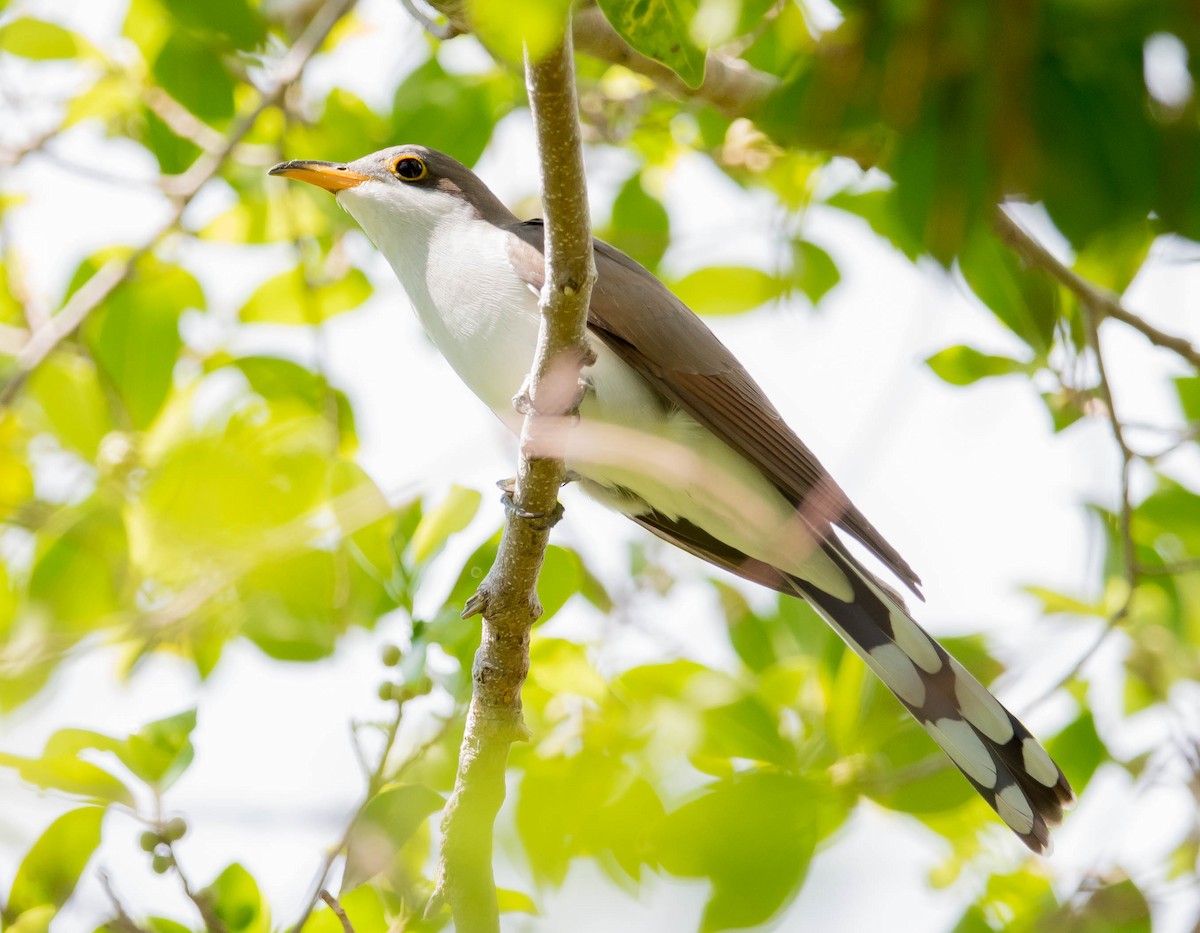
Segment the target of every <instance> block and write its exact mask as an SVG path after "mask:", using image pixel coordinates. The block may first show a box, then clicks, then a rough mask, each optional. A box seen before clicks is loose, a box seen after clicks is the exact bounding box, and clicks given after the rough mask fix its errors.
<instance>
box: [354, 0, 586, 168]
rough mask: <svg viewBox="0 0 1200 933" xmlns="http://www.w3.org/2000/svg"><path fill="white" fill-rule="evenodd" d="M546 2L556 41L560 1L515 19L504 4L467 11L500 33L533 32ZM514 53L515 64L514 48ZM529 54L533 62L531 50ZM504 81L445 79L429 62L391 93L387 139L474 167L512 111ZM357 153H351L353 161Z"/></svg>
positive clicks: (480, 0) (531, 7) (476, 1)
mask: <svg viewBox="0 0 1200 933" xmlns="http://www.w3.org/2000/svg"><path fill="white" fill-rule="evenodd" d="M547 3H549V5H550V6H551V7H554V8H555V9H554V10H553V15H554V16H555V17H556V19H555V20H554V22H553V24H552V28H553V30H554V31H555V32H556V35H555V39H554V40H553V41H557V34H558V32H559V31H561V29H562V23H563V21H564V20H563V19H562V18H561V15H562V13H563V12H565V10H566V7H565V5H563V4H562V3H560V0H538V2H534V3H526V4H523V5H522V6H521V15H520V16H513V15H512V7H511V6H510V5H509V4H508V3H507V2H506V0H472V4H471V6H472V7H473V8H476V9H478V10H479V11H480V12H484V13H487V14H488V15H491V12H492V11H493V10H494V11H495V13H496V15H497V17H498V19H499V20H500V21H501V23H502V24H503V26H504V28H510V27H511V28H519V26H520V25H529V26H530V28H535V27H534V26H533V23H534V22H535V20H536V18H537V16H538V15H539V11H541V10H542V9H543V8H544V7H545V6H546V4H547ZM472 22H473V23H474V24H475V25H476V26H479V27H480V35H481V36H486V34H487V33H486V27H485V26H484V24H483V23H481V22H480V21H479V20H472ZM489 47H490V46H489ZM517 48H518V52H517V61H520V60H521V52H520V46H519V45H518V47H517ZM530 51H531V54H534V55H535V57H536V53H534V52H533V50H532V47H531V50H530ZM507 80H508V79H506V78H504V77H502V76H499V75H486V76H481V77H467V76H463V75H451V74H447V73H446V72H445V71H444V70H443V69H442V66H441V65H439V64H438V63H437V60H436V59H430V61H428V62H426V63H425V64H424V65H422V66H421V67H420V68H417V69H416V70H415V71H413V72H412V73H411V74H410V75H409V76H408V77H407V78H405V79H404V80H403V81H402V82H401V83H400V86H399V87H398V88H396V96H395V99H394V102H393V109H392V127H391V139H392V140H393V141H395V142H399V143H408V142H418V141H420V142H421V144H422V145H426V146H430V147H431V148H433V149H441V150H444V151H446V152H452V153H454V157H455V158H456V159H458V161H460V162H462V163H463V164H465V165H474V164H475V162H476V161H477V160H478V159H479V156H480V155H481V154H482V153H483V150H484V147H486V146H487V143H488V140H489V139H491V137H492V129H493V128H494V127H495V125H496V121H497V119H499V118H500V117H501V116H503V115H504V113H505V112H506V110H507V109H508V108H509V107H511V106H512V99H513V93H512V92H511V91H510V90H509V89H508V85H507V83H506V82H507ZM363 154H364V153H354V154H353V157H357V156H359V155H363Z"/></svg>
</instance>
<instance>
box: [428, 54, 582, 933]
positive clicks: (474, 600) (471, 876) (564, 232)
mask: <svg viewBox="0 0 1200 933" xmlns="http://www.w3.org/2000/svg"><path fill="white" fill-rule="evenodd" d="M526 85H527V87H528V90H529V99H530V104H531V107H532V110H533V122H534V127H535V129H536V132H537V140H538V153H539V155H540V157H541V172H542V200H543V205H544V207H545V214H546V218H545V219H546V254H545V255H546V283H545V285H544V286H543V288H542V293H541V298H540V301H539V307H540V308H541V312H542V315H541V318H542V319H541V330H540V332H539V334H538V344H537V351H536V354H535V356H534V362H533V371H532V374H531V380H530V382H529V388H528V391H527V392H524V391H523V392H522V394H521V396H519V398H521V399H522V400H523V401H524V402H525V403H526V405H525V422H524V425H523V428H522V431H521V458H520V463H519V465H518V473H517V480H516V491H515V493H514V495H513V506H512V508H511V509H510V511H509V514H508V520H507V521H506V522H505V526H504V534H503V536H502V537H501V540H500V548H499V551H498V553H497V555H496V562H495V563H494V564H493V566H492V569H491V570H490V571H489V572H488V575H487V577H486V578H485V579H484V581H483V583H482V584H481V585H480V587H479V591H478V592H477V593H476V594H475V595H474V596H473V597H471V599H470V600H469V601H468V603H467V606H466V607H465V610H464V613H463V614H464V615H465V616H466V615H472V614H474V613H476V612H481V613H482V614H483V634H482V642H481V644H480V647H479V651H478V652H477V653H476V655H475V663H474V665H473V669H472V677H473V680H474V691H473V694H472V697H471V705H470V708H469V709H468V711H467V721H466V728H465V732H464V734H463V742H462V749H461V752H460V756H459V763H458V774H457V777H456V779H455V784H454V792H453V793H452V794H451V796H450V800H449V802H448V803H447V804H446V810H445V814H444V816H443V819H442V835H443V842H442V854H441V860H440V863H439V865H438V880H437V886H436V887H435V889H434V894H433V897H432V898H431V899H430V903H429V911H430V912H431V911H433V910H436V909H437V907H438V906H439V905H440V904H441V903H442V902H443V901H448V902H449V905H450V908H451V911H452V912H453V915H454V921H455V926H456V928H457V929H458V930H459V931H461V933H477V931H495V930H499V913H498V907H497V903H496V884H495V879H494V877H493V875H492V833H493V825H494V823H495V819H496V814H497V813H498V812H499V810H500V806H501V804H502V803H503V802H504V772H505V768H506V767H507V763H508V750H509V747H510V746H511V744H512V743H513V742H514V741H517V740H519V739H524V738H525V737H526V736H527V734H528V733H527V729H526V727H525V723H524V720H523V718H522V715H521V685H522V684H523V683H524V681H525V675H526V673H527V672H528V670H529V633H530V629H531V628H532V627H533V623H534V622H535V621H537V618H538V616H539V615H540V614H541V606H540V605H539V603H538V599H537V578H538V573H539V571H540V570H541V566H542V560H543V558H544V556H545V553H546V544H547V542H548V540H549V536H550V528H551V526H552V525H553V524H554V521H555V520H556V517H557V516H556V510H557V509H558V490H559V487H560V486H561V485H562V483H563V481H564V479H565V478H566V466H565V463H564V462H563V452H564V451H563V447H562V440H563V439H564V438H565V432H563V431H561V430H559V428H561V425H562V423H563V422H564V421H565V420H567V419H565V418H564V416H566V415H568V414H570V413H571V412H573V411H575V410H576V409H577V407H578V404H579V370H580V367H581V366H582V365H584V364H585V363H586V362H588V361H590V358H591V357H590V350H589V349H588V345H587V341H586V326H587V309H588V304H589V302H590V299H591V290H592V283H593V282H594V281H595V278H596V269H595V263H594V261H593V256H592V234H591V224H590V221H589V216H588V205H587V185H586V182H585V177H584V172H583V153H582V147H581V142H580V129H579V115H578V105H577V101H576V95H575V80H574V73H573V58H572V51H571V39H570V33H569V31H568V33H567V35H566V36H565V37H564V39H563V42H562V44H561V45H560V46H559V47H558V48H557V49H555V50H554V51H552V52H551V53H550V54H549V55H547V56H546V58H545V59H544V60H542V61H540V62H532V61H527V63H526ZM548 441H549V442H550V444H549V446H548V444H547V442H548ZM554 441H557V442H558V443H557V444H555V443H554ZM534 451H536V452H537V456H536V457H534V456H531V454H532V453H533V452H534Z"/></svg>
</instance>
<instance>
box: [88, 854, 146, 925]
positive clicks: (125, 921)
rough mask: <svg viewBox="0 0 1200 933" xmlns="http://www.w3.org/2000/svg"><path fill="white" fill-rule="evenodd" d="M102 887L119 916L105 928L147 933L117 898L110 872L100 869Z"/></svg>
mask: <svg viewBox="0 0 1200 933" xmlns="http://www.w3.org/2000/svg"><path fill="white" fill-rule="evenodd" d="M99 874H100V885H101V886H102V887H103V888H104V893H105V894H107V895H108V899H109V901H111V902H112V905H113V910H115V911H116V912H117V915H116V916H115V917H113V918H112V919H111V920H109V921H108V922H107V923H105V924H104V928H108V929H116V930H119V931H121V933H146V930H145V929H143V928H142V927H140V926H138V924H137V921H135V920H134V919H133V918H132V917H131V916H129V912H128V911H127V910H126V909H125V905H123V904H122V903H121V899H120V898H119V897H117V892H116V891H115V890H114V889H113V883H112V878H110V877H109V876H108V872H107V871H105V870H104V869H103V868H102V869H100V873H99Z"/></svg>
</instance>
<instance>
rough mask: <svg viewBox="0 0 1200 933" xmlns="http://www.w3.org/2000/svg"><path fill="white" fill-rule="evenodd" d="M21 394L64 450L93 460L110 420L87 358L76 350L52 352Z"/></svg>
mask: <svg viewBox="0 0 1200 933" xmlns="http://www.w3.org/2000/svg"><path fill="white" fill-rule="evenodd" d="M24 395H25V398H26V399H28V400H29V401H31V402H33V403H35V404H36V405H37V407H38V409H39V410H40V414H41V419H39V420H44V426H45V427H46V428H49V430H51V431H52V432H53V433H54V435H55V438H56V439H57V440H58V442H59V444H61V445H62V447H63V448H64V449H66V450H70V451H74V452H75V453H77V454H79V455H80V456H81V457H83V458H84V459H85V460H88V461H93V460H95V457H96V452H97V451H98V450H99V449H100V440H101V439H102V438H103V437H104V435H105V434H107V433H108V432H109V431H110V430H111V429H112V419H111V418H110V417H109V413H108V403H107V402H106V401H105V398H104V389H103V388H102V387H101V385H100V379H99V376H98V374H97V372H96V365H95V364H94V363H93V362H92V361H91V360H89V359H85V358H84V357H82V356H80V355H79V354H77V353H54V354H52V355H51V356H50V357H49V358H48V359H47V360H46V361H45V362H44V363H42V365H41V366H39V367H38V368H37V369H35V370H34V371H33V373H32V374H31V375H30V377H29V386H28V388H27V389H26V390H25V394H24Z"/></svg>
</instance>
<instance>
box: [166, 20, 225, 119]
mask: <svg viewBox="0 0 1200 933" xmlns="http://www.w3.org/2000/svg"><path fill="white" fill-rule="evenodd" d="M151 72H152V74H153V75H154V80H155V81H157V82H158V84H159V86H160V87H162V89H163V90H164V91H166V92H167V93H168V94H170V95H171V96H172V97H173V98H175V100H177V101H179V103H181V104H183V106H184V107H186V108H187V109H188V110H190V111H191V112H192V113H194V114H195V115H196V116H197V117H199V118H200V119H201V120H204V121H205V122H206V123H212V124H214V125H219V124H221V123H224V122H226V121H228V120H229V119H230V118H231V117H232V116H233V78H231V77H230V76H229V71H228V69H226V67H225V64H224V62H222V61H221V58H220V56H218V55H217V54H216V53H215V52H214V51H213V50H212V49H211V48H209V47H208V46H207V45H203V44H201V43H199V42H197V41H196V40H194V39H191V38H189V37H188V36H187V35H185V34H183V33H179V32H174V33H172V34H171V35H170V36H169V37H168V38H167V41H166V43H165V44H164V45H163V47H162V50H161V51H160V52H159V53H158V57H157V58H156V59H155V60H154V64H153V66H151Z"/></svg>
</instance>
